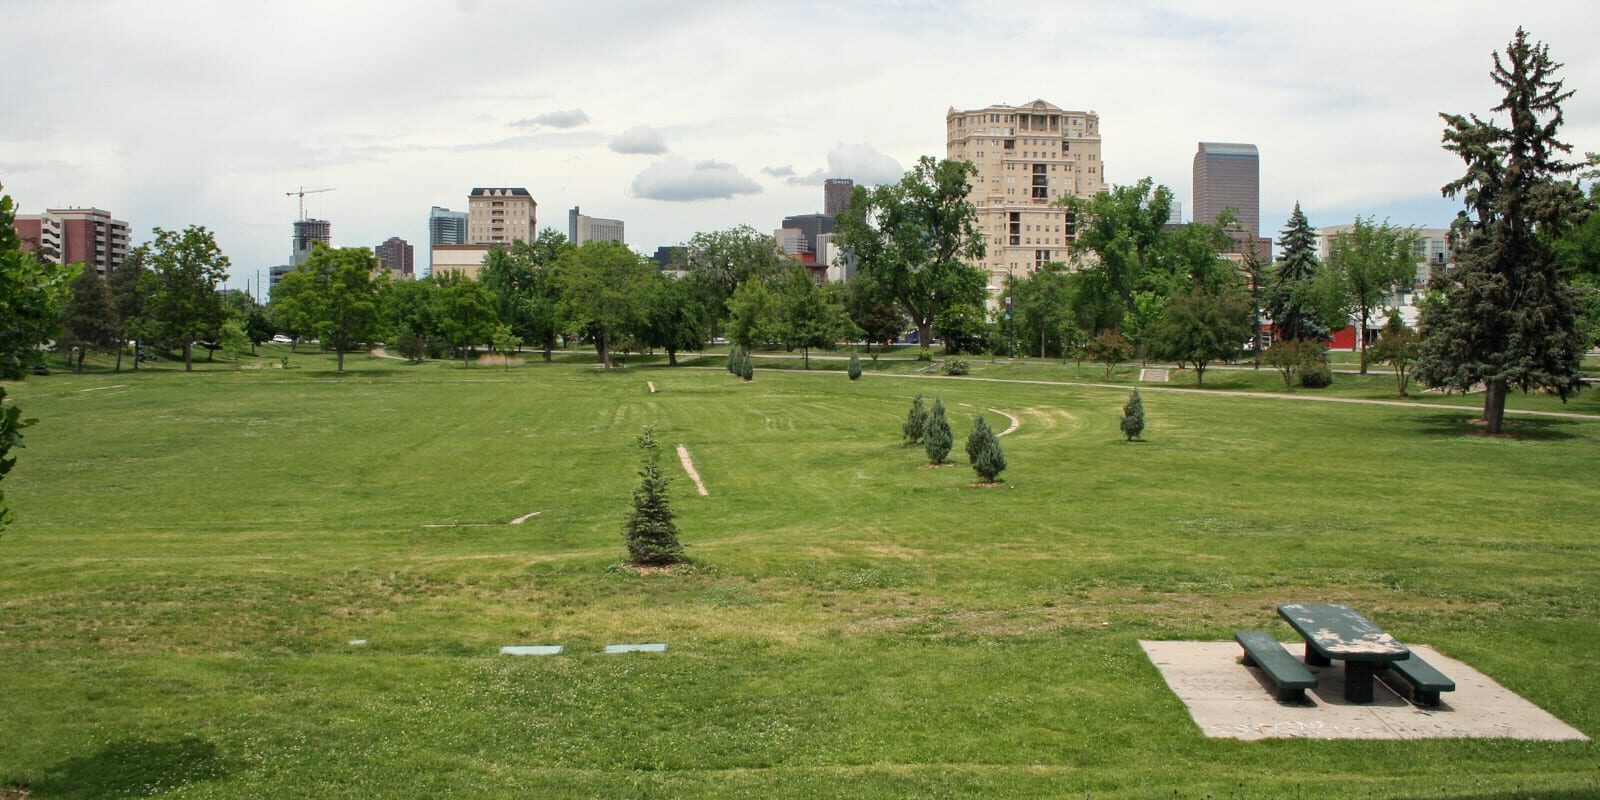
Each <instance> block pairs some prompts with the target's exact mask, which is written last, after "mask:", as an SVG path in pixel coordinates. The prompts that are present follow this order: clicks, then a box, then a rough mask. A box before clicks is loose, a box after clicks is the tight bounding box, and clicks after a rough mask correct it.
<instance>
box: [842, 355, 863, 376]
mask: <svg viewBox="0 0 1600 800" xmlns="http://www.w3.org/2000/svg"><path fill="white" fill-rule="evenodd" d="M844 371H845V374H846V375H849V376H850V380H853V381H854V380H860V379H861V356H859V355H857V354H856V352H855V351H854V350H852V351H850V366H848V367H845V369H844Z"/></svg>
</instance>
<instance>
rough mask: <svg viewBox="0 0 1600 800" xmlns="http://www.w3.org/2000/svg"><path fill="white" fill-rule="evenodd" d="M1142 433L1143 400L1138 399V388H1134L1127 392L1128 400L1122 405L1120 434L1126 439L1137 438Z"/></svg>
mask: <svg viewBox="0 0 1600 800" xmlns="http://www.w3.org/2000/svg"><path fill="white" fill-rule="evenodd" d="M1142 433H1144V401H1142V400H1140V399H1139V390H1138V389H1134V390H1133V391H1132V392H1130V393H1129V394H1128V402H1127V404H1126V405H1124V406H1123V407H1122V435H1123V436H1126V437H1128V441H1130V442H1131V441H1133V440H1134V439H1138V438H1139V434H1142Z"/></svg>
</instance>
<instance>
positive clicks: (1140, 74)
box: [0, 0, 1600, 286]
mask: <svg viewBox="0 0 1600 800" xmlns="http://www.w3.org/2000/svg"><path fill="white" fill-rule="evenodd" d="M1302 9H1304V10H1302ZM0 17H3V19H4V21H5V22H4V26H3V27H0V53H4V54H5V69H6V74H5V76H4V78H3V79H0V183H4V184H5V190H6V192H7V193H8V194H10V195H12V196H13V197H14V198H15V199H16V200H17V201H18V202H19V203H20V204H21V206H22V211H23V212H24V213H27V212H34V211H38V210H40V209H42V208H45V207H59V206H97V207H100V208H104V209H108V210H110V211H112V212H113V213H114V214H116V215H117V216H118V217H119V218H121V219H126V220H128V221H129V222H130V223H132V225H133V227H134V230H135V241H143V240H145V239H147V238H149V233H150V229H151V228H152V227H153V226H161V227H167V228H174V227H183V226H185V225H189V224H197V225H204V226H206V227H208V228H210V229H212V230H213V231H214V232H215V233H216V235H217V238H218V241H219V242H220V243H221V245H222V247H223V249H224V252H226V253H227V254H228V255H229V256H230V257H231V258H232V261H233V278H232V279H231V281H230V284H231V285H234V286H243V285H244V284H245V281H246V280H251V281H253V280H254V277H255V274H256V271H257V270H260V271H262V273H263V274H264V273H265V269H266V267H267V266H269V265H272V264H278V263H283V262H285V261H286V260H287V259H288V255H289V233H290V223H291V222H292V221H293V219H294V218H295V215H296V200H295V198H293V197H288V196H286V194H285V193H286V192H289V191H292V190H294V189H296V188H297V187H300V186H304V187H306V188H323V187H332V188H334V189H336V191H333V192H327V193H322V194H316V195H309V196H307V197H306V210H307V212H308V214H309V215H311V216H316V217H321V218H325V219H329V220H332V222H333V236H334V242H335V244H338V245H373V244H377V243H379V242H381V241H383V240H384V239H386V238H388V237H390V236H400V237H403V238H405V239H407V240H409V241H411V242H412V243H413V244H415V245H418V250H417V264H418V268H419V271H420V270H421V269H423V268H424V265H425V264H426V263H427V254H426V242H427V215H428V209H429V208H430V207H431V206H434V205H440V206H447V207H450V208H455V209H458V210H459V209H464V208H465V206H466V195H467V191H468V190H469V189H470V188H472V187H473V186H522V187H526V188H527V189H528V190H529V191H530V192H531V193H532V194H533V197H534V199H535V200H537V201H538V204H539V222H540V226H541V227H543V226H554V227H556V228H558V229H559V230H562V231H565V229H566V212H567V209H569V208H571V207H572V206H574V205H580V206H582V208H583V211H584V212H585V213H588V214H592V215H595V216H602V217H616V218H621V219H623V220H625V221H626V223H627V232H628V244H630V245H632V246H633V247H634V248H635V249H636V250H639V251H641V252H644V253H647V254H648V253H650V252H653V251H654V249H655V248H656V247H658V246H660V245H667V244H676V243H679V242H682V241H683V240H685V239H687V238H688V237H690V236H691V235H693V234H694V233H695V232H696V231H702V230H714V229H719V228H725V227H729V226H732V225H737V224H741V223H742V224H749V225H752V226H755V227H756V228H758V229H762V230H769V229H772V228H775V227H777V226H778V224H779V223H780V222H781V220H782V218H783V217H784V216H785V215H787V214H795V213H807V212H813V211H820V210H821V206H822V190H821V188H820V184H821V181H822V179H823V178H825V177H832V176H841V177H853V178H855V179H856V180H857V182H867V183H871V182H879V181H887V180H891V179H893V178H894V177H896V176H897V175H898V174H899V173H900V172H901V171H902V170H904V169H905V168H906V167H908V166H909V165H910V164H911V163H912V162H914V161H915V160H916V158H917V157H918V156H919V155H924V154H928V155H936V156H941V157H942V156H943V155H944V114H945V111H946V110H947V109H948V108H949V107H950V106H955V107H957V108H980V107H984V106H988V105H990V104H994V103H1008V104H1020V103H1025V102H1028V101H1031V100H1033V99H1035V98H1042V99H1044V100H1046V101H1049V102H1051V103H1054V104H1056V105H1058V106H1062V107H1063V108H1069V109H1086V110H1093V111H1096V112H1098V113H1099V114H1100V122H1101V124H1100V127H1101V132H1102V135H1103V137H1104V153H1105V155H1104V159H1105V163H1106V167H1105V169H1106V174H1107V176H1108V178H1109V180H1110V181H1111V182H1113V183H1131V182H1133V181H1136V180H1138V179H1139V178H1141V177H1144V176H1152V177H1154V178H1155V179H1156V180H1157V181H1159V182H1162V183H1165V184H1167V185H1169V186H1171V187H1172V188H1173V190H1174V191H1175V192H1176V194H1177V196H1178V198H1180V199H1181V200H1182V201H1183V205H1184V209H1185V211H1186V212H1187V210H1188V208H1189V206H1190V167H1191V159H1192V158H1193V155H1194V151H1195V143H1196V142H1197V141H1200V140H1207V141H1239V142H1253V143H1255V144H1257V145H1258V146H1259V147H1260V149H1261V195H1262V197H1261V201H1262V227H1263V229H1264V230H1263V231H1262V232H1263V234H1265V235H1273V233H1274V232H1275V231H1276V230H1277V229H1278V228H1280V227H1281V226H1282V224H1283V220H1284V219H1285V218H1286V217H1287V215H1288V213H1289V210H1290V208H1291V207H1292V206H1293V204H1294V202H1295V201H1296V200H1298V201H1300V202H1301V203H1302V204H1303V206H1304V207H1305V209H1306V212H1307V213H1308V215H1309V216H1310V217H1311V221H1312V224H1314V225H1327V224H1337V223H1341V222H1348V221H1349V219H1350V218H1351V217H1352V216H1354V215H1356V214H1363V215H1367V214H1371V215H1376V216H1378V217H1379V218H1382V217H1389V218H1390V219H1392V220H1393V221H1395V222H1397V223H1402V224H1418V225H1440V224H1444V223H1445V222H1447V221H1448V220H1449V218H1450V217H1451V216H1452V215H1453V213H1454V210H1455V205H1454V204H1452V203H1450V202H1448V201H1445V200H1442V199H1440V198H1439V193H1438V187H1439V186H1440V185H1441V184H1443V183H1445V182H1447V181H1449V180H1452V179H1453V178H1454V177H1456V176H1457V175H1458V174H1459V172H1460V166H1459V163H1458V162H1456V161H1453V160H1452V158H1451V156H1450V155H1449V154H1447V153H1445V152H1443V151H1442V150H1440V149H1439V133H1440V130H1441V124H1440V121H1439V118H1438V116H1437V112H1439V111H1453V112H1465V111H1478V112H1480V113H1487V111H1488V109H1489V108H1490V107H1491V106H1492V105H1494V103H1495V102H1496V101H1497V100H1498V97H1497V95H1496V92H1495V90H1494V87H1493V86H1492V85H1491V83H1490V82H1489V80H1488V77H1487V71H1488V69H1489V67H1490V61H1489V54H1490V52H1491V51H1492V50H1495V49H1497V48H1503V47H1504V45H1505V43H1506V42H1507V40H1509V39H1510V37H1511V34H1512V33H1513V31H1514V30H1515V29H1516V27H1517V26H1518V25H1523V26H1526V27H1527V28H1528V29H1529V31H1530V32H1531V33H1532V34H1533V35H1534V36H1535V37H1536V38H1538V39H1541V40H1543V41H1545V42H1547V43H1549V44H1550V46H1551V50H1552V54H1553V55H1554V57H1555V58H1556V59H1557V60H1559V61H1563V62H1565V63H1566V65H1567V66H1566V69H1565V70H1564V71H1563V73H1562V74H1563V76H1564V77H1565V78H1566V80H1567V85H1568V87H1569V88H1572V89H1576V90H1577V95H1576V96H1575V97H1573V98H1572V100H1570V101H1569V103H1568V105H1567V126H1566V128H1565V129H1564V134H1565V138H1566V140H1567V141H1569V142H1570V143H1572V144H1573V145H1574V146H1575V147H1576V148H1577V149H1578V150H1579V151H1583V150H1585V149H1587V150H1600V51H1597V49H1596V48H1595V47H1594V39H1595V36H1596V32H1597V31H1600V4H1596V3H1593V2H1592V0H1590V1H1588V2H1585V1H1584V0H1579V1H1578V2H1535V3H1504V2H1474V1H1471V0H1469V1H1468V2H1451V3H1442V2H1440V3H1421V2H1418V3H1409V2H1385V3H1351V2H1347V3H1338V4H1287V3H1262V4H1255V5H1253V4H1251V3H1242V2H1236V3H1226V4H1217V3H1209V4H1200V3H1187V2H1182V3H1180V2H1171V3H1155V2H1146V3H1141V2H1119V3H1107V2H1060V1H1058V2H1018V1H1016V0H1013V1H1012V2H1004V3H993V4H988V3H963V2H911V1H910V0H905V1H903V2H883V3H872V2H840V3H829V2H794V3H781V2H772V3H755V2H726V3H724V2H704V1H702V2H687V3H668V2H646V1H645V0H636V1H635V2H604V1H594V2H585V3H569V2H559V3H558V2H549V3H539V2H497V1H495V0H455V1H454V2H452V1H451V0H429V2H407V1H405V0H395V1H394V2H383V3H378V2H371V3H357V2H339V1H338V0H322V1H321V2H308V3H296V2H285V1H282V0H280V1H279V2H272V3H251V4H242V3H241V4H235V3H216V2H209V1H208V2H193V3H187V2H176V1H173V2H95V1H94V0H82V1H80V2H71V3H63V2H54V1H53V0H52V1H50V2H45V1H43V0H6V2H5V3H4V10H3V14H0Z"/></svg>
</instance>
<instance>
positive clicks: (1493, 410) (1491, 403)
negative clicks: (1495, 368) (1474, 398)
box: [1483, 380, 1506, 436]
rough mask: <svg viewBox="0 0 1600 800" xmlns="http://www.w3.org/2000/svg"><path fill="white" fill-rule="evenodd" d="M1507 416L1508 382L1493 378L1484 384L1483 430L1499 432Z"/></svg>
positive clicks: (1491, 432) (1490, 432)
mask: <svg viewBox="0 0 1600 800" xmlns="http://www.w3.org/2000/svg"><path fill="white" fill-rule="evenodd" d="M1505 416H1506V382H1505V381H1504V380H1492V381H1486V382H1484V386H1483V432H1484V433H1487V434H1490V435H1491V436H1492V435H1494V434H1498V433H1499V432H1500V424H1501V422H1502V421H1504V419H1505Z"/></svg>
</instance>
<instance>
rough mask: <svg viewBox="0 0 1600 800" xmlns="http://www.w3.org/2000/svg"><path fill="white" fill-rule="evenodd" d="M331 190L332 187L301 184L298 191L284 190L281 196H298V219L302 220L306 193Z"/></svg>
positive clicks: (304, 212)
mask: <svg viewBox="0 0 1600 800" xmlns="http://www.w3.org/2000/svg"><path fill="white" fill-rule="evenodd" d="M331 191H333V190H332V189H307V188H306V187H304V186H302V187H300V191H298V192H284V193H283V196H284V197H296V196H298V197H299V198H300V219H301V220H304V219H305V218H306V195H308V194H318V193H320V192H331Z"/></svg>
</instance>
